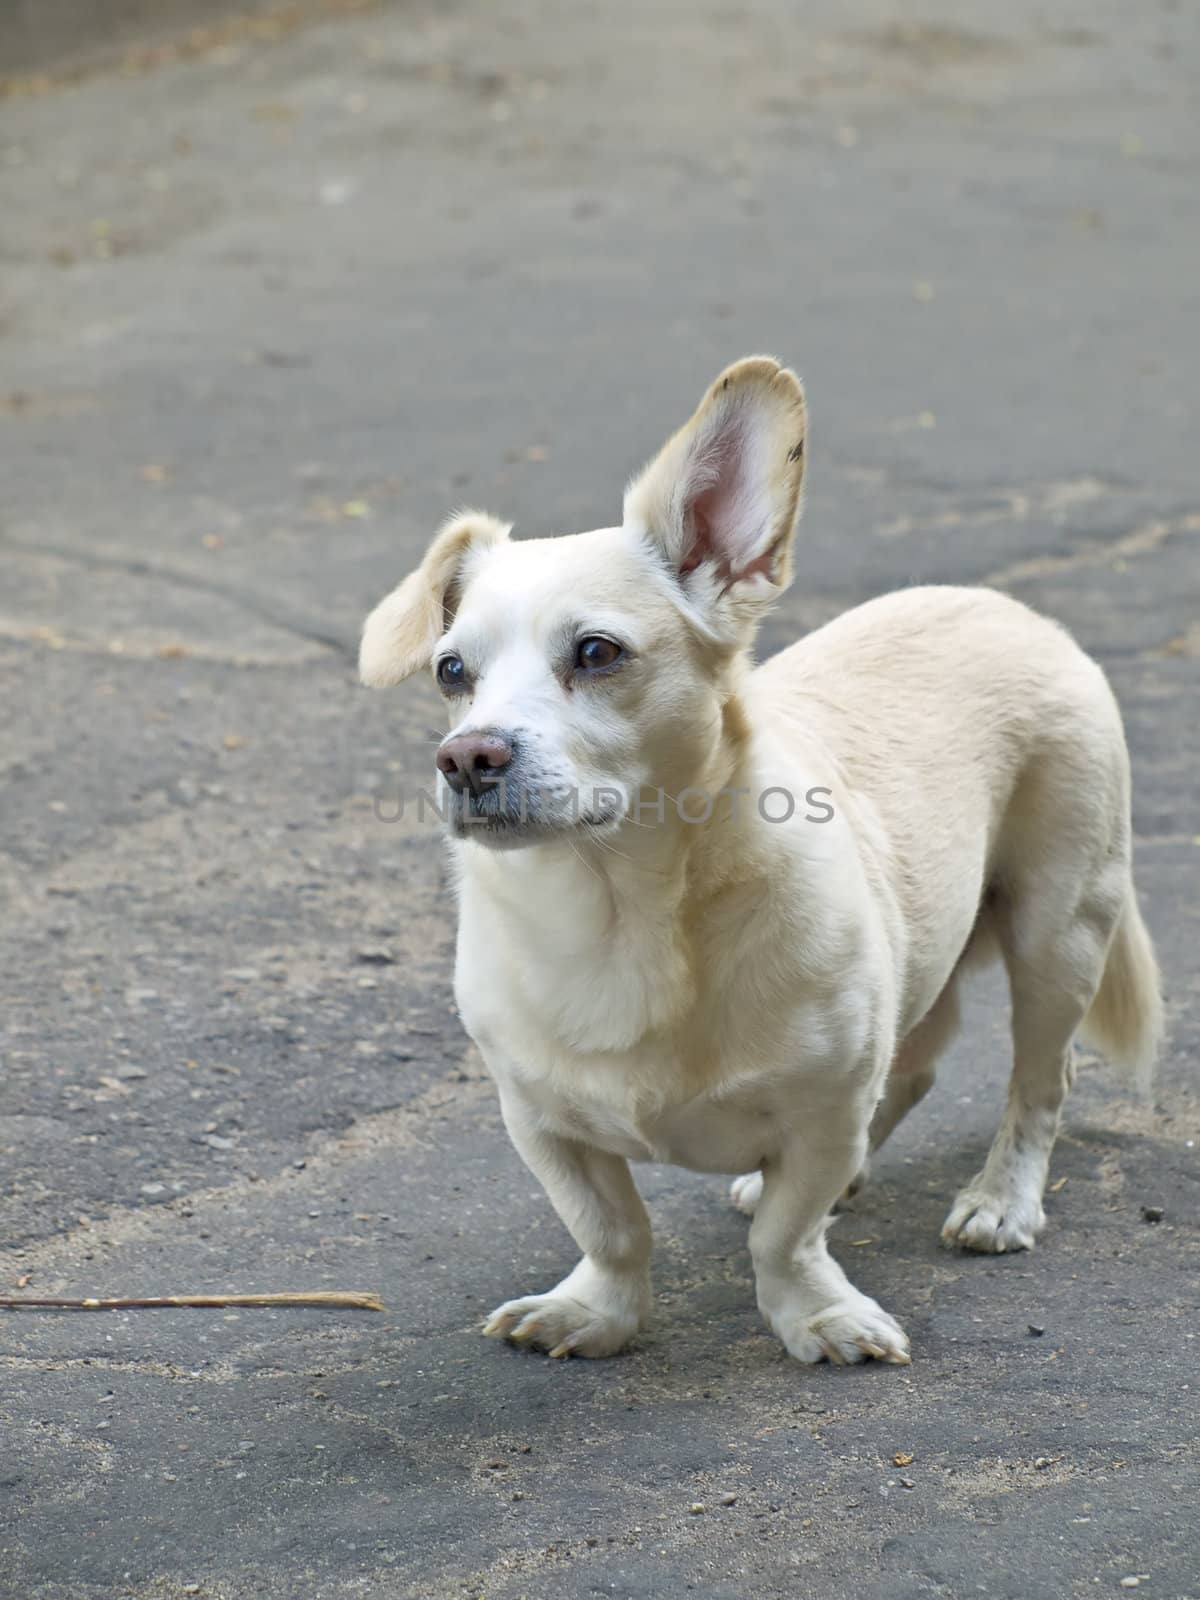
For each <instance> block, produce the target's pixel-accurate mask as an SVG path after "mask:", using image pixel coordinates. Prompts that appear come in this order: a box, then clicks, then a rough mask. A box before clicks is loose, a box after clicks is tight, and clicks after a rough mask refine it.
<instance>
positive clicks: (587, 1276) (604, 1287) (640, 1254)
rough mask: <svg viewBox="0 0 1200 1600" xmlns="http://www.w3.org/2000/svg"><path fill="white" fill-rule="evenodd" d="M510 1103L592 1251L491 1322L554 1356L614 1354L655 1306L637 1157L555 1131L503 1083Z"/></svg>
mask: <svg viewBox="0 0 1200 1600" xmlns="http://www.w3.org/2000/svg"><path fill="white" fill-rule="evenodd" d="M501 1108H502V1110H503V1112H504V1121H505V1125H506V1127H507V1128H508V1132H509V1135H510V1137H511V1139H512V1142H513V1144H514V1145H515V1146H516V1148H517V1151H518V1153H519V1155H520V1156H521V1157H522V1159H523V1160H524V1162H525V1164H526V1165H527V1166H528V1167H529V1169H530V1171H531V1172H532V1173H533V1174H534V1176H535V1177H536V1178H537V1179H538V1180H539V1181H540V1183H541V1185H542V1187H543V1188H544V1189H545V1191H546V1193H547V1194H548V1195H549V1196H550V1200H551V1202H552V1204H553V1206H554V1209H555V1210H556V1211H557V1212H558V1214H559V1216H560V1217H561V1218H562V1220H563V1222H565V1223H566V1225H567V1227H568V1228H569V1229H570V1231H571V1236H572V1238H573V1239H574V1240H575V1243H576V1244H577V1245H578V1246H579V1248H580V1249H581V1250H582V1251H583V1259H582V1260H581V1261H580V1263H579V1265H578V1266H577V1267H576V1268H575V1269H574V1271H573V1272H569V1273H568V1274H567V1276H566V1277H565V1278H564V1279H563V1280H562V1282H561V1283H560V1284H557V1285H556V1286H555V1287H554V1288H553V1289H551V1290H549V1291H548V1292H547V1293H546V1294H533V1295H527V1296H525V1297H524V1298H523V1299H520V1300H509V1301H507V1302H506V1303H505V1304H504V1305H502V1306H499V1307H497V1309H496V1310H495V1311H493V1312H492V1314H491V1316H490V1317H489V1318H488V1320H487V1322H486V1323H485V1324H484V1328H483V1331H484V1333H486V1334H489V1335H490V1336H492V1337H493V1338H502V1339H511V1340H513V1341H514V1342H516V1343H518V1344H528V1345H533V1346H535V1347H536V1348H538V1349H540V1350H548V1351H549V1352H550V1354H551V1355H552V1356H568V1355H577V1356H611V1355H615V1354H616V1353H617V1351H618V1350H621V1349H623V1348H624V1347H625V1345H627V1344H628V1343H629V1341H630V1339H632V1338H633V1336H634V1334H635V1333H637V1331H638V1329H639V1328H640V1327H641V1326H642V1324H643V1322H644V1321H645V1320H646V1317H647V1315H648V1313H649V1310H650V1219H649V1217H647V1215H646V1208H645V1206H644V1205H643V1204H642V1199H641V1196H640V1195H639V1194H638V1192H637V1188H636V1186H635V1184H634V1181H633V1178H632V1176H631V1174H630V1171H629V1163H628V1162H627V1161H625V1160H623V1159H622V1158H621V1157H620V1156H614V1155H609V1154H608V1153H607V1152H605V1151H603V1150H596V1149H594V1148H592V1147H591V1146H590V1145H586V1144H582V1143H580V1142H579V1141H578V1140H575V1139H564V1138H561V1137H560V1136H559V1135H558V1134H555V1133H552V1132H550V1131H548V1130H547V1129H546V1128H544V1127H543V1126H541V1125H540V1124H539V1120H538V1117H537V1114H536V1112H535V1111H534V1110H533V1108H532V1107H530V1106H528V1105H527V1104H526V1103H525V1101H524V1099H523V1098H522V1096H521V1095H520V1094H519V1092H518V1093H513V1092H502V1094H501Z"/></svg>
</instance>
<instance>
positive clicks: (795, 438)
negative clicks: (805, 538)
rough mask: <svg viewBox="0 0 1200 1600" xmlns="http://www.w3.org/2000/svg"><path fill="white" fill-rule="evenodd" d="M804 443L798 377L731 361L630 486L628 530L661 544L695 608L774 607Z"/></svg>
mask: <svg viewBox="0 0 1200 1600" xmlns="http://www.w3.org/2000/svg"><path fill="white" fill-rule="evenodd" d="M804 435H805V406H804V390H803V388H802V386H801V383H800V380H799V378H797V376H796V374H795V373H794V372H790V371H789V370H788V369H787V368H786V367H781V366H780V365H779V363H778V361H773V360H772V359H771V358H770V357H769V356H749V357H747V358H746V360H744V361H738V362H736V363H735V364H734V365H733V366H732V367H728V368H726V370H725V371H724V372H723V373H722V374H721V376H720V377H719V378H718V379H717V380H716V382H715V383H714V384H713V385H712V387H711V388H710V389H709V391H708V393H707V394H706V395H705V397H704V399H703V400H702V401H701V402H700V406H699V408H698V410H697V411H696V413H695V415H694V416H693V417H692V419H691V421H690V422H687V423H685V424H684V426H683V427H682V428H681V429H680V430H679V432H678V433H677V434H675V436H674V437H673V438H671V439H668V440H667V442H666V444H665V445H664V446H663V447H662V449H661V450H660V451H659V453H658V455H657V456H655V458H654V460H653V461H652V462H651V463H650V465H649V466H648V467H646V468H645V470H644V471H643V472H642V473H641V474H640V476H639V477H637V478H635V479H634V481H633V482H632V483H631V484H630V486H629V488H628V489H627V490H626V493H625V524H626V526H627V527H635V528H637V529H638V530H639V531H640V532H642V533H643V534H644V535H645V536H646V537H647V538H649V539H651V540H653V541H654V542H655V543H656V544H657V545H658V547H659V548H660V550H661V551H662V553H663V555H664V556H665V557H666V560H667V562H668V563H669V565H670V566H671V567H672V568H673V569H674V571H675V572H676V573H677V574H678V575H679V576H680V578H681V579H682V580H683V582H684V585H685V587H686V588H687V589H688V591H689V593H690V594H691V595H692V597H693V598H694V599H695V600H696V601H697V602H698V603H701V604H703V603H704V602H708V603H709V604H714V603H716V602H718V601H720V600H721V599H722V598H723V597H726V596H727V597H728V598H729V600H730V601H731V602H733V603H735V605H737V603H738V602H741V601H759V602H761V601H764V600H769V599H771V598H773V597H774V595H776V594H778V593H779V592H780V591H782V590H783V589H785V588H786V587H787V585H788V584H789V583H790V581H791V576H792V538H793V535H794V532H795V526H796V520H797V517H798V515H799V511H800V492H801V488H802V486H803V483H804ZM738 609H739V610H740V605H738Z"/></svg>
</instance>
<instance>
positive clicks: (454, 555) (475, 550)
mask: <svg viewBox="0 0 1200 1600" xmlns="http://www.w3.org/2000/svg"><path fill="white" fill-rule="evenodd" d="M508 533H509V524H508V523H505V522H497V520H496V518H495V517H489V516H488V515H487V514H486V513H485V512H482V511H465V512H463V513H462V514H461V515H460V516H457V517H451V519H450V521H449V522H447V523H445V524H444V525H443V526H442V528H441V529H439V531H438V534H437V536H436V538H435V539H434V541H433V543H432V544H431V545H430V546H429V549H428V550H427V551H426V553H425V559H424V561H422V563H421V565H420V566H419V567H418V568H417V570H416V571H415V572H413V573H410V574H409V576H408V577H407V578H405V580H404V582H403V583H402V584H401V585H400V587H399V588H398V589H393V590H392V592H391V594H389V595H387V596H386V597H385V598H384V599H382V600H381V601H380V602H379V604H378V605H377V606H376V607H375V609H374V611H372V613H371V615H370V616H369V617H368V618H367V620H366V622H365V623H364V624H363V633H362V643H361V644H360V646H359V650H358V671H359V676H360V677H361V678H362V681H363V682H364V683H365V684H368V685H369V686H370V687H371V688H372V689H390V688H391V687H392V685H393V684H396V683H403V681H404V679H405V678H410V677H411V676H412V675H413V673H414V672H420V671H421V670H422V668H424V667H427V666H428V665H429V661H430V657H431V656H432V654H433V647H434V645H435V644H436V643H437V641H438V639H440V638H441V636H442V634H443V633H445V631H446V629H447V628H448V627H449V625H450V621H451V619H452V618H453V616H454V612H455V610H456V609H457V606H458V601H459V596H460V595H461V594H462V590H463V584H464V583H465V581H466V577H467V575H468V573H469V569H470V565H471V561H472V558H473V557H475V556H477V555H478V554H479V552H480V551H481V550H484V549H487V548H488V547H490V546H492V545H495V544H498V543H499V542H500V541H501V540H502V539H507V538H508Z"/></svg>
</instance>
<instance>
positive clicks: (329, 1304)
mask: <svg viewBox="0 0 1200 1600" xmlns="http://www.w3.org/2000/svg"><path fill="white" fill-rule="evenodd" d="M175 1306H210V1307H211V1306H215V1307H223V1306H322V1307H325V1308H326V1309H328V1310H330V1311H338V1310H341V1311H386V1310H387V1307H386V1306H385V1305H384V1303H383V1301H382V1300H381V1299H380V1298H379V1296H378V1295H377V1294H336V1293H328V1294H326V1293H321V1292H317V1293H314V1294H172V1295H158V1296H151V1297H149V1298H144V1299H143V1298H136V1299H126V1298H119V1299H104V1300H102V1299H92V1298H89V1299H86V1300H64V1299H60V1298H59V1297H57V1296H38V1297H34V1296H32V1295H20V1296H17V1295H0V1310H5V1311H161V1310H167V1309H171V1308H173V1307H175Z"/></svg>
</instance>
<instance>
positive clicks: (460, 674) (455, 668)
mask: <svg viewBox="0 0 1200 1600" xmlns="http://www.w3.org/2000/svg"><path fill="white" fill-rule="evenodd" d="M437 681H438V683H439V684H441V686H442V688H443V689H448V690H449V691H450V692H451V693H454V692H455V691H457V690H459V689H465V688H466V686H467V669H466V667H465V666H463V658H462V657H461V656H443V657H442V659H441V660H440V661H439V662H438V664H437Z"/></svg>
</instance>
